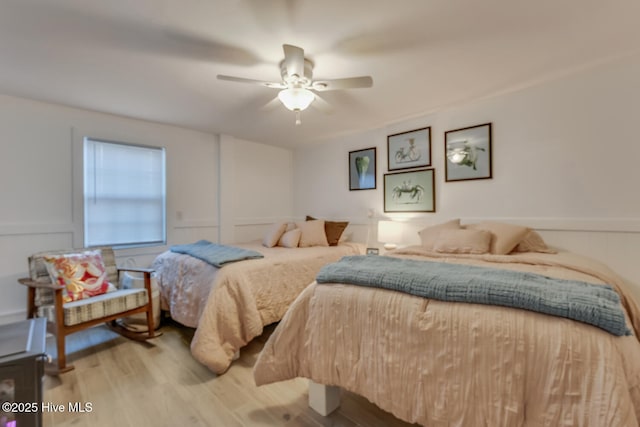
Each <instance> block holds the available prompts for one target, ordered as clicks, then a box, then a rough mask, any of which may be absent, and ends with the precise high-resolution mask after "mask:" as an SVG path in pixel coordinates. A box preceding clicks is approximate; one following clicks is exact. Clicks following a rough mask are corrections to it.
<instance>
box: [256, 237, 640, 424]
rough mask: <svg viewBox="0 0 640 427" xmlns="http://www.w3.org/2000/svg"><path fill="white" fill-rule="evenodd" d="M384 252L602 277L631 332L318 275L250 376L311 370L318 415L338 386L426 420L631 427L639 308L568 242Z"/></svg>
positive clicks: (264, 379) (616, 280)
mask: <svg viewBox="0 0 640 427" xmlns="http://www.w3.org/2000/svg"><path fill="white" fill-rule="evenodd" d="M548 252H552V251H548ZM389 256H390V257H394V258H399V259H408V260H412V261H418V262H423V263H424V262H425V261H426V262H436V263H439V264H447V265H448V266H450V267H451V268H453V269H456V268H462V266H465V267H464V268H467V267H466V266H473V267H490V268H496V269H500V270H505V271H514V272H524V273H523V274H529V273H533V274H534V275H542V276H544V277H547V278H552V279H553V280H555V279H556V278H557V279H560V281H563V280H564V281H567V282H568V281H579V282H586V283H592V284H605V283H606V284H609V285H611V286H612V288H613V289H614V290H615V292H616V293H617V294H618V295H619V302H618V305H619V306H620V307H621V308H622V322H623V325H624V326H626V328H627V333H628V334H629V335H624V334H623V335H622V336H616V335H613V334H611V333H609V332H607V331H605V330H603V329H601V328H599V327H596V326H593V325H591V324H586V323H582V322H578V321H576V320H571V319H567V318H562V317H556V316H552V315H549V314H543V313H538V312H533V311H529V310H523V309H519V308H511V307H504V306H495V305H485V304H470V303H460V302H446V301H440V300H435V299H427V298H423V297H420V296H414V295H410V294H407V293H401V292H397V291H394V290H388V289H379V288H373V287H367V286H357V285H353V284H345V283H317V282H314V283H312V284H311V285H310V286H309V287H308V288H307V289H305V290H304V292H302V293H301V294H300V296H299V297H298V298H297V299H296V300H295V302H294V303H293V304H292V305H291V307H290V309H289V310H288V312H287V313H286V315H285V316H284V318H283V320H282V321H281V322H280V323H279V325H278V327H277V328H276V329H275V331H274V332H273V334H272V335H271V336H270V338H269V340H268V341H267V343H266V344H265V347H264V348H263V351H262V353H261V354H260V356H259V358H258V361H257V362H256V365H255V366H254V378H255V381H256V384H257V385H262V384H268V383H273V382H277V381H283V380H287V379H291V378H295V377H304V378H308V379H310V380H311V381H310V389H309V393H310V396H309V398H310V406H312V407H313V408H314V409H316V410H318V411H319V412H321V413H322V414H323V415H326V413H328V412H330V411H331V410H332V409H334V408H335V407H337V406H338V405H339V395H338V393H339V389H338V388H337V387H339V388H340V389H344V390H348V391H351V392H354V393H357V394H359V395H362V396H364V397H366V398H367V399H369V400H370V401H371V402H373V403H374V404H376V405H378V406H379V407H380V408H382V409H384V410H386V411H388V412H391V413H392V414H394V415H395V416H396V417H398V418H400V419H402V420H404V421H407V422H411V423H418V424H420V425H424V426H465V427H466V426H505V427H515V426H560V425H565V426H607V427H623V426H624V427H630V426H638V420H640V342H639V341H638V338H637V337H638V332H639V331H640V312H639V310H638V307H637V305H636V303H635V302H634V301H633V300H632V297H631V296H630V294H629V291H628V290H627V289H626V288H625V284H624V282H623V280H622V279H621V278H620V277H618V276H617V275H616V274H615V273H614V272H612V271H611V270H610V269H609V268H608V267H606V266H605V265H603V264H601V263H599V262H597V261H594V260H592V259H588V258H584V257H582V256H579V255H576V254H573V253H568V252H558V253H539V252H515V253H510V254H499V255H497V254H492V253H484V254H461V253H436V252H435V251H434V250H433V248H430V247H425V246H422V245H421V246H413V247H409V248H405V249H402V250H397V251H394V253H392V254H389ZM557 291H558V289H551V290H550V293H554V292H557ZM337 396H338V397H337ZM314 399H315V400H322V402H321V403H320V404H319V405H318V403H317V402H316V403H315V404H314V402H312V400H314ZM318 407H320V409H318Z"/></svg>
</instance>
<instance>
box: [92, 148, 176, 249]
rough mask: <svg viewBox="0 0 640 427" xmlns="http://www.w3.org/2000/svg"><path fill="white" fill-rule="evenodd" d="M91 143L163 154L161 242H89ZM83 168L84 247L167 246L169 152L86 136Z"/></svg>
mask: <svg viewBox="0 0 640 427" xmlns="http://www.w3.org/2000/svg"><path fill="white" fill-rule="evenodd" d="M90 142H94V143H99V144H111V145H116V146H123V147H135V148H142V149H147V150H153V151H157V152H160V153H161V162H162V166H161V175H162V176H161V186H162V202H161V209H162V213H161V217H162V220H161V222H162V225H161V227H162V230H161V234H162V237H161V240H147V241H137V242H128V243H107V242H104V243H92V242H89V241H88V224H89V221H88V215H87V207H86V204H87V198H88V197H90V196H88V193H87V189H86V185H87V182H86V172H87V164H86V161H87V157H86V156H87V152H86V151H87V148H86V147H87V144H88V143H90ZM81 145H82V154H81V156H82V160H83V161H82V168H81V173H82V175H81V189H82V202H81V205H82V231H83V232H82V241H83V246H84V247H87V248H90V247H99V246H110V247H112V248H114V249H127V248H141V247H150V246H164V245H166V244H167V158H166V157H167V150H166V148H165V147H163V146H155V145H145V144H136V143H130V142H123V141H116V140H110V139H104V138H95V137H90V136H85V137H83V138H82V144H81Z"/></svg>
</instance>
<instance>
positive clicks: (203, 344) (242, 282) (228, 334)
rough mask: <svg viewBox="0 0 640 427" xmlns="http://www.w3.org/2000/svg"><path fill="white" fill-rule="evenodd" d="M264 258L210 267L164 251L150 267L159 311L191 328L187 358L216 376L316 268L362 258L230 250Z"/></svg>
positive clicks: (326, 249) (339, 250)
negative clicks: (189, 351) (153, 276)
mask: <svg viewBox="0 0 640 427" xmlns="http://www.w3.org/2000/svg"><path fill="white" fill-rule="evenodd" d="M233 246H234V247H239V248H244V249H248V250H253V251H257V252H259V253H261V254H262V255H264V258H261V259H250V260H244V261H240V262H235V263H232V264H228V265H225V266H223V267H222V268H216V267H214V266H212V265H210V264H208V263H206V262H204V261H201V260H199V259H197V258H194V257H192V256H189V255H184V254H180V253H175V252H172V251H167V252H164V253H162V254H160V255H159V256H158V257H157V258H156V259H155V261H154V262H153V268H154V269H155V271H156V273H155V274H156V279H157V282H158V287H159V290H160V303H161V308H162V309H163V310H165V311H168V312H169V314H170V316H171V317H172V319H173V320H175V321H177V322H179V323H181V324H183V325H185V326H188V327H191V328H196V330H195V334H194V337H193V340H192V342H191V353H192V354H193V356H194V357H195V358H196V359H197V360H198V361H199V362H200V363H202V364H204V365H205V366H207V367H208V368H209V369H211V370H212V371H214V372H216V373H218V374H220V373H223V372H225V371H226V370H227V369H228V368H229V366H230V364H231V362H232V360H233V358H234V355H236V353H237V351H238V350H239V349H240V348H241V347H243V346H244V345H246V344H247V343H248V342H249V341H250V340H252V339H253V338H255V337H257V336H258V335H260V334H261V333H262V330H263V327H264V326H266V325H268V324H271V323H274V322H277V321H279V320H280V319H281V318H282V316H283V315H284V313H285V312H286V310H287V308H288V307H289V305H290V304H291V302H292V301H293V300H294V299H295V298H296V297H297V296H298V294H299V293H300V292H301V291H302V290H303V289H304V288H305V287H306V286H308V285H309V283H311V282H312V281H313V279H314V277H315V275H316V274H317V272H318V271H319V270H320V268H321V267H322V266H323V265H325V264H327V263H331V262H333V261H337V260H338V259H340V258H341V257H342V256H345V255H353V254H359V253H363V251H364V246H363V245H362V244H359V243H352V242H343V243H339V244H338V245H336V246H313V247H303V248H300V247H295V248H286V247H279V246H277V247H270V248H269V247H265V246H263V245H262V243H261V242H259V241H256V242H249V243H244V244H237V245H233Z"/></svg>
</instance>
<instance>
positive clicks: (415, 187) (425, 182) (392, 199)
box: [384, 169, 436, 212]
mask: <svg viewBox="0 0 640 427" xmlns="http://www.w3.org/2000/svg"><path fill="white" fill-rule="evenodd" d="M384 211H385V212H435V211H436V192H435V170H434V169H422V170H415V171H407V172H394V173H386V174H384Z"/></svg>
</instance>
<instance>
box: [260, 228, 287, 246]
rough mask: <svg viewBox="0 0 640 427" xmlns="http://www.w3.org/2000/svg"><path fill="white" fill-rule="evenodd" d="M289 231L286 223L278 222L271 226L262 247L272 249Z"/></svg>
mask: <svg viewBox="0 0 640 427" xmlns="http://www.w3.org/2000/svg"><path fill="white" fill-rule="evenodd" d="M286 229H287V223H286V222H276V223H275V224H273V225H271V227H269V229H268V230H267V233H266V234H265V235H264V239H262V246H266V247H267V248H272V247H274V246H275V245H277V244H278V240H280V237H282V235H283V234H284V231H285V230H286Z"/></svg>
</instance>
